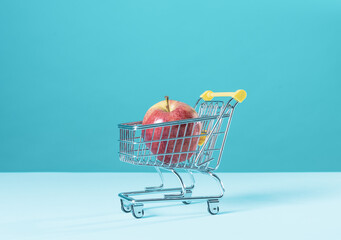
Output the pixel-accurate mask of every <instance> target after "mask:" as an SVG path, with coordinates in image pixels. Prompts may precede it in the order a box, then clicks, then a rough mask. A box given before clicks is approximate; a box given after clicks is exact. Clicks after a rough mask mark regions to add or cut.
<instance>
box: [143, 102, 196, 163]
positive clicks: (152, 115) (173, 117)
mask: <svg viewBox="0 0 341 240" xmlns="http://www.w3.org/2000/svg"><path fill="white" fill-rule="evenodd" d="M167 104H168V106H167ZM189 118H198V114H197V112H196V111H195V110H194V109H193V108H192V107H191V106H189V105H188V104H186V103H183V102H179V101H175V100H168V99H167V100H164V101H161V102H158V103H157V104H155V105H153V106H152V107H151V108H149V110H148V111H147V113H146V114H145V116H144V118H143V121H142V124H143V125H148V124H155V123H163V122H170V121H178V120H184V119H189ZM186 125H187V127H186ZM179 127H180V129H179ZM162 128H164V129H163V131H162ZM153 131H154V135H153ZM200 133H201V123H200V122H194V123H188V124H181V125H180V126H179V125H173V126H167V127H157V128H154V129H153V128H151V129H146V130H144V131H143V132H142V136H143V137H144V141H152V140H153V141H156V142H154V143H152V144H151V143H146V145H147V147H148V148H149V149H150V151H151V152H152V153H153V154H155V155H158V156H157V159H158V160H159V161H162V162H164V163H166V164H169V163H171V164H173V163H177V162H183V161H186V160H188V159H190V158H191V157H192V155H193V153H182V152H187V151H195V150H196V148H197V145H198V141H199V137H189V138H185V139H178V140H168V139H169V138H179V137H187V136H193V135H200ZM161 135H162V136H161ZM162 140H164V141H162ZM167 142H168V144H167ZM167 153H169V154H168V155H167ZM172 153H175V154H172ZM176 153H178V154H176ZM181 153H182V154H181ZM159 154H165V155H159Z"/></svg>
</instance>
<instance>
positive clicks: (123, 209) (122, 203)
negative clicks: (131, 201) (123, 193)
mask: <svg viewBox="0 0 341 240" xmlns="http://www.w3.org/2000/svg"><path fill="white" fill-rule="evenodd" d="M120 200H121V210H122V211H123V212H125V213H130V212H131V205H128V206H127V205H124V202H123V200H122V199H120Z"/></svg>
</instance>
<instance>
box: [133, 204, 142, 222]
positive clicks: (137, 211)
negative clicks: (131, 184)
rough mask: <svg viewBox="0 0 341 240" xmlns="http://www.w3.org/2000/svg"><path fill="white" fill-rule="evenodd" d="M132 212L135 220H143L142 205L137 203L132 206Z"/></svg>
mask: <svg viewBox="0 0 341 240" xmlns="http://www.w3.org/2000/svg"><path fill="white" fill-rule="evenodd" d="M131 210H132V211H131V212H132V214H133V216H134V217H135V218H142V217H143V215H144V211H143V204H142V203H135V204H133V205H131Z"/></svg>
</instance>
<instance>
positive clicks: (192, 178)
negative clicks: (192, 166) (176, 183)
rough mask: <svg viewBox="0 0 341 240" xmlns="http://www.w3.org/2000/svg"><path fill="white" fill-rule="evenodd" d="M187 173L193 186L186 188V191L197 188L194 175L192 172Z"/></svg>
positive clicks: (187, 171)
mask: <svg viewBox="0 0 341 240" xmlns="http://www.w3.org/2000/svg"><path fill="white" fill-rule="evenodd" d="M186 173H188V175H189V176H190V179H191V182H192V184H191V185H190V186H188V187H186V189H193V188H194V186H195V179H194V176H193V173H192V171H190V170H186Z"/></svg>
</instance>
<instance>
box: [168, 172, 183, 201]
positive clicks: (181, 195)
mask: <svg viewBox="0 0 341 240" xmlns="http://www.w3.org/2000/svg"><path fill="white" fill-rule="evenodd" d="M170 171H171V172H172V173H174V175H175V176H176V177H177V178H178V180H179V182H180V184H181V192H180V194H165V198H179V197H184V196H185V194H186V187H185V184H184V181H183V180H182V178H181V176H180V174H179V173H177V172H176V171H175V170H174V169H170Z"/></svg>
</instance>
